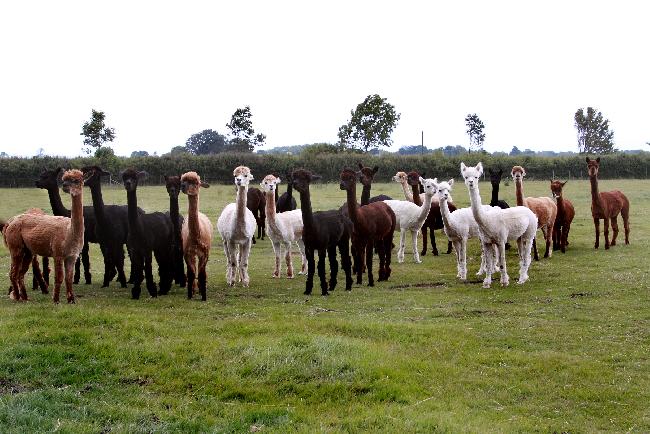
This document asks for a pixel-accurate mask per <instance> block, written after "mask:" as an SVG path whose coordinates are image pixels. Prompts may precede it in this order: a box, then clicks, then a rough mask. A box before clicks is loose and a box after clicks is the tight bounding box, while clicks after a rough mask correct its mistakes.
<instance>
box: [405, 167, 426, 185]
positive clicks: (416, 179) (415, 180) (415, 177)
mask: <svg viewBox="0 0 650 434" xmlns="http://www.w3.org/2000/svg"><path fill="white" fill-rule="evenodd" d="M421 179H422V177H421V176H420V174H419V173H418V172H416V171H415V170H414V171H412V172H409V173H408V174H407V175H406V183H407V184H408V185H410V186H411V187H412V186H416V185H417V186H419V185H420V180H421Z"/></svg>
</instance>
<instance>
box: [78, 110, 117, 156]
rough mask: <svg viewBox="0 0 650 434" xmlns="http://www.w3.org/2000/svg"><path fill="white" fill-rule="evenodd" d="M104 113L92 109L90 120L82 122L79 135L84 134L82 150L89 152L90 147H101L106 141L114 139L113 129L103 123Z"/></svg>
mask: <svg viewBox="0 0 650 434" xmlns="http://www.w3.org/2000/svg"><path fill="white" fill-rule="evenodd" d="M105 118H106V115H105V114H104V112H99V111H97V110H95V109H92V114H91V117H90V122H84V124H83V125H82V127H81V135H82V136H84V146H87V148H85V149H84V151H85V152H86V153H87V154H90V153H91V150H92V148H97V149H99V148H101V147H102V145H103V144H104V143H106V142H112V141H113V140H114V139H115V129H113V128H110V127H107V126H106V124H105V123H104V119H105Z"/></svg>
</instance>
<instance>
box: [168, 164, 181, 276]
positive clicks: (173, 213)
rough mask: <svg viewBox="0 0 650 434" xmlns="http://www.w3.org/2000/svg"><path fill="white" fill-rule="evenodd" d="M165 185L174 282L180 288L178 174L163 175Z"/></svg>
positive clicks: (179, 181)
mask: <svg viewBox="0 0 650 434" xmlns="http://www.w3.org/2000/svg"><path fill="white" fill-rule="evenodd" d="M165 187H166V188H167V193H168V194H169V217H170V218H171V220H172V226H173V228H174V235H173V237H172V255H173V257H172V260H173V262H174V282H175V283H176V284H177V285H179V286H180V287H181V288H184V287H185V260H184V259H183V240H182V239H181V228H182V227H183V220H184V219H183V216H182V215H180V213H179V212H178V195H179V193H180V192H181V177H180V176H165Z"/></svg>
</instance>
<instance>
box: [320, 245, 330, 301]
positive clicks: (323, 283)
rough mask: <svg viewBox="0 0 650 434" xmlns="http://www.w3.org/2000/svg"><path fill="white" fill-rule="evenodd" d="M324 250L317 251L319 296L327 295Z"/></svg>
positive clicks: (325, 251) (325, 252)
mask: <svg viewBox="0 0 650 434" xmlns="http://www.w3.org/2000/svg"><path fill="white" fill-rule="evenodd" d="M326 254H327V250H326V249H318V278H319V279H320V290H321V295H329V293H328V292H327V278H326V277H325V255H326Z"/></svg>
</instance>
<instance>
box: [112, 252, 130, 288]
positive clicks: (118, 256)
mask: <svg viewBox="0 0 650 434" xmlns="http://www.w3.org/2000/svg"><path fill="white" fill-rule="evenodd" d="M112 257H113V259H112V261H113V266H114V268H115V270H116V272H117V281H118V282H120V288H126V274H124V248H123V247H122V245H121V244H117V245H115V246H114V247H113V253H112ZM131 268H133V264H131Z"/></svg>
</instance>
